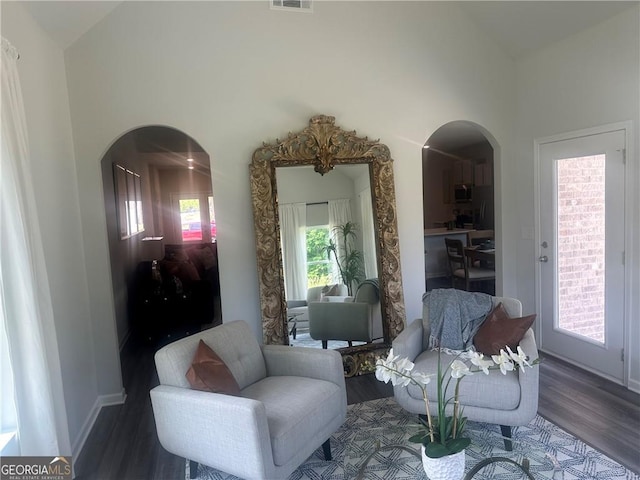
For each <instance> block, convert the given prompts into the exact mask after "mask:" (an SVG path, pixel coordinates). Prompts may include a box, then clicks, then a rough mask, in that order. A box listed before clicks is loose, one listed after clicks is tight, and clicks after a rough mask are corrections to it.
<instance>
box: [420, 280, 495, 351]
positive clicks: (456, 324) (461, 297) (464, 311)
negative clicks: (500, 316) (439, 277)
mask: <svg viewBox="0 0 640 480" xmlns="http://www.w3.org/2000/svg"><path fill="white" fill-rule="evenodd" d="M422 302H423V303H424V304H425V305H426V306H428V307H429V324H430V325H431V336H430V337H429V348H435V347H441V348H449V349H452V350H466V349H467V348H469V347H470V346H471V345H472V344H473V336H474V335H475V334H476V332H477V331H478V328H480V325H482V322H483V321H484V319H485V318H486V316H487V314H489V312H490V311H491V306H492V303H491V296H490V295H487V294H486V293H479V292H466V291H464V290H456V289H454V288H439V289H435V290H431V291H430V292H427V293H425V294H424V295H423V296H422Z"/></svg>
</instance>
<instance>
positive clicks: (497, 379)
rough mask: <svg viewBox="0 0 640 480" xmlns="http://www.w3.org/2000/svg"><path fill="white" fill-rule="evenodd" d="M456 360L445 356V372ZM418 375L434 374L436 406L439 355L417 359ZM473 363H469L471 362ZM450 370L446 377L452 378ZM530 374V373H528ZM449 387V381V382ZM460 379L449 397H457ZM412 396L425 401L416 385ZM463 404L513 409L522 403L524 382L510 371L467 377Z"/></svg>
mask: <svg viewBox="0 0 640 480" xmlns="http://www.w3.org/2000/svg"><path fill="white" fill-rule="evenodd" d="M454 358H455V356H454V355H448V354H446V353H444V352H443V353H441V360H440V361H441V365H442V368H443V369H445V368H447V366H448V365H449V364H450V363H451V361H452V360H453V359H454ZM414 363H415V367H414V370H413V371H414V372H423V373H427V374H432V375H433V378H432V380H431V382H430V383H429V384H427V395H428V397H429V400H430V401H431V405H432V407H433V406H434V405H437V401H436V399H437V382H436V381H435V380H436V378H435V375H436V374H437V372H438V352H437V351H432V350H428V351H425V352H422V353H421V354H420V355H418V357H417V358H416V360H415V362H414ZM467 363H469V362H467ZM450 373H451V372H450V371H446V372H445V375H447V376H449V375H450ZM525 375H526V374H525ZM444 383H445V384H446V379H445V382H444ZM455 386H456V380H455V379H452V380H451V382H450V383H449V388H448V389H447V393H446V395H445V398H450V397H453V395H454V393H455ZM408 392H409V395H410V396H411V397H413V398H416V399H422V392H421V391H420V389H419V388H418V387H416V386H415V385H410V386H409V388H408ZM459 398H460V404H461V405H462V406H474V407H482V408H490V409H492V410H513V409H515V408H517V407H518V405H519V404H520V383H519V381H518V372H507V374H506V375H503V374H502V373H500V370H490V371H489V375H485V374H484V373H482V372H478V373H474V374H473V375H467V376H465V377H463V378H462V380H461V381H460V397H459Z"/></svg>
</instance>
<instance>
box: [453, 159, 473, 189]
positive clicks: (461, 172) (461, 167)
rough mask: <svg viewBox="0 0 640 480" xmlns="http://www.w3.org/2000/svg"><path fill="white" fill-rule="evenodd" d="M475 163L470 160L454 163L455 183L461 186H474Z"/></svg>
mask: <svg viewBox="0 0 640 480" xmlns="http://www.w3.org/2000/svg"><path fill="white" fill-rule="evenodd" d="M473 173H474V171H473V163H471V162H470V161H469V160H456V161H455V162H454V163H453V183H454V184H457V185H460V184H465V185H472V184H473Z"/></svg>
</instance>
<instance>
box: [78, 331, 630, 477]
mask: <svg viewBox="0 0 640 480" xmlns="http://www.w3.org/2000/svg"><path fill="white" fill-rule="evenodd" d="M171 340H172V339H166V340H165V342H164V343H167V341H171ZM159 346H160V345H155V346H151V345H145V344H142V345H141V344H138V343H136V342H133V341H131V342H128V345H127V347H126V348H125V349H124V350H123V352H122V370H123V382H124V387H125V389H126V392H127V400H126V402H125V404H124V405H116V406H110V407H105V408H103V409H102V411H101V412H100V415H99V416H98V419H97V420H96V423H95V425H94V427H93V429H92V431H91V433H90V435H89V437H88V439H87V441H86V443H85V446H84V449H83V451H82V454H81V455H80V456H79V458H78V459H77V462H76V478H77V479H79V480H138V479H140V480H147V479H157V480H178V479H183V478H184V470H185V461H184V459H183V458H180V457H177V456H175V455H172V454H170V453H168V452H166V451H165V450H164V449H163V448H162V446H161V445H160V443H159V442H158V439H157V436H156V431H155V425H154V420H153V412H152V409H151V400H150V398H149V391H150V390H151V389H152V388H153V387H154V386H156V385H157V384H158V377H157V374H156V371H155V366H154V363H153V354H154V352H155V350H156V349H157V348H158V347H159ZM392 395H393V390H392V388H391V386H390V385H387V384H384V383H382V382H379V381H377V380H376V378H375V376H373V375H364V376H359V377H353V378H348V379H347V400H348V403H349V404H352V403H359V402H363V401H367V400H373V399H376V398H383V397H388V396H392ZM538 412H539V413H540V415H542V416H543V417H545V418H546V419H547V420H549V421H551V422H553V423H555V424H556V425H559V426H560V427H561V428H563V429H564V430H566V431H568V432H570V433H572V434H573V435H575V436H576V437H578V438H580V439H581V440H583V441H584V442H585V443H587V444H588V445H591V446H592V447H594V448H596V449H598V450H600V451H602V452H604V453H605V454H607V455H608V456H609V457H611V458H613V459H614V460H616V461H618V462H620V463H621V464H623V465H625V466H626V467H627V468H629V469H630V470H633V471H634V472H636V473H640V458H639V457H640V453H639V447H638V446H639V445H640V395H638V394H635V393H633V392H630V391H629V390H627V389H625V388H624V387H621V386H619V385H616V384H614V383H611V382H608V381H606V380H603V379H601V378H600V377H597V376H595V375H592V374H590V373H588V372H584V371H582V370H579V369H577V368H575V367H573V366H571V365H568V364H566V363H564V362H562V361H560V360H557V359H555V358H553V357H550V356H544V360H543V362H542V363H541V364H540V400H539V409H538Z"/></svg>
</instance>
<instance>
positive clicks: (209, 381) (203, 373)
mask: <svg viewBox="0 0 640 480" xmlns="http://www.w3.org/2000/svg"><path fill="white" fill-rule="evenodd" d="M186 377H187V380H188V381H189V385H191V388H193V389H194V390H202V391H203V392H213V393H226V394H228V395H236V396H238V395H240V387H239V386H238V382H236V379H235V378H233V374H232V373H231V370H229V367H227V365H226V364H225V363H224V362H223V361H222V359H221V358H220V357H219V356H218V354H217V353H216V352H214V351H213V350H212V349H211V347H209V345H207V344H206V343H204V341H203V340H200V343H198V349H197V350H196V354H195V355H194V357H193V361H192V362H191V367H190V368H189V370H188V371H187V374H186Z"/></svg>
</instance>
